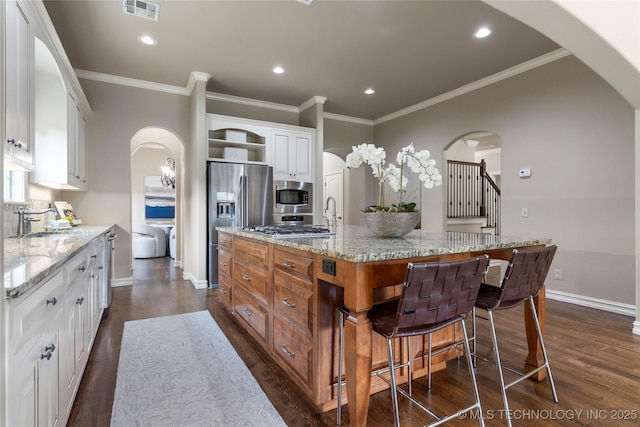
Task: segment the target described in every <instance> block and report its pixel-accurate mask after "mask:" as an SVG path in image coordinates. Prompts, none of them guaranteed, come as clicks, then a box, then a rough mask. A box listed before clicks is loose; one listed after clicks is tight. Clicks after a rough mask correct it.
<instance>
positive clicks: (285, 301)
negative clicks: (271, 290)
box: [282, 298, 296, 308]
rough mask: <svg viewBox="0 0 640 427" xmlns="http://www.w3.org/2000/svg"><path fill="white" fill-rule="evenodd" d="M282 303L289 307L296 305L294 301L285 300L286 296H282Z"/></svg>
mask: <svg viewBox="0 0 640 427" xmlns="http://www.w3.org/2000/svg"><path fill="white" fill-rule="evenodd" d="M282 303H283V304H284V305H286V306H287V307H291V308H293V307H295V306H296V305H295V304H294V303H291V302H289V301H287V299H286V298H282Z"/></svg>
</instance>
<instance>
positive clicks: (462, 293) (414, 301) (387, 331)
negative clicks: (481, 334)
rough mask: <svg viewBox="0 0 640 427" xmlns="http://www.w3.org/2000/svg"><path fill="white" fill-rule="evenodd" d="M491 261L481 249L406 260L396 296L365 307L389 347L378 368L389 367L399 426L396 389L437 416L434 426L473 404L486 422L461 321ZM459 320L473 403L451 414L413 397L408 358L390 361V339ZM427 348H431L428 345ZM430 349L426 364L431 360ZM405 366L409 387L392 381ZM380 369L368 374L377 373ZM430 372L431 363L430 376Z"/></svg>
mask: <svg viewBox="0 0 640 427" xmlns="http://www.w3.org/2000/svg"><path fill="white" fill-rule="evenodd" d="M488 264H489V257H488V256H486V255H484V256H481V257H476V258H469V259H464V260H459V261H452V262H439V263H438V262H434V263H415V264H414V263H409V265H408V266H407V272H406V275H405V280H404V283H403V288H402V294H401V296H400V298H398V299H395V300H392V301H388V302H385V303H382V304H378V305H376V306H374V307H373V308H372V309H371V311H370V312H369V320H370V321H371V326H372V330H373V331H374V332H376V333H378V334H380V335H381V336H383V337H384V338H386V340H387V351H388V356H389V367H388V368H385V369H383V370H381V371H382V372H387V371H388V372H389V376H390V379H389V380H387V379H386V378H384V377H381V378H382V379H383V380H385V381H386V382H388V383H389V385H390V387H391V398H392V402H393V410H394V422H395V426H396V427H399V426H400V415H399V411H398V392H399V393H401V394H402V395H403V396H405V397H407V398H408V399H409V400H410V401H411V402H413V403H414V404H416V405H417V406H418V407H419V408H421V409H422V410H424V411H425V412H427V413H428V414H430V415H431V416H433V417H434V418H436V420H437V421H436V422H434V423H432V424H429V425H430V426H436V425H440V424H443V423H445V422H447V421H450V420H453V419H459V417H460V414H462V413H465V412H470V411H472V410H474V409H477V410H478V411H479V413H480V416H479V417H478V418H479V421H480V425H482V426H484V420H483V417H482V415H481V414H482V407H481V405H480V397H479V394H478V386H477V384H476V378H475V371H474V367H473V363H472V360H471V352H470V350H469V342H468V337H467V332H466V327H465V324H464V319H465V317H466V316H467V315H469V314H470V313H471V312H472V310H473V307H474V304H475V301H476V298H477V295H478V291H479V289H480V284H481V282H482V278H483V275H484V273H485V272H486V269H487V266H488ZM345 313H348V312H347V311H346V310H341V311H340V316H341V319H340V320H339V323H340V341H339V361H338V408H337V417H336V418H337V422H338V425H340V423H341V411H342V408H341V405H342V356H343V355H342V352H343V340H344V314H345ZM458 322H460V325H461V328H462V332H463V341H462V343H463V345H464V349H465V355H466V357H467V362H468V363H467V364H468V366H469V374H470V376H471V383H472V388H473V394H474V399H475V403H474V404H473V405H471V406H468V407H466V408H464V409H461V410H459V411H457V412H456V413H454V414H451V415H448V416H445V417H440V416H438V415H436V414H435V413H434V412H433V411H431V410H430V409H428V408H427V407H426V406H425V405H424V404H422V403H421V402H419V401H417V400H416V399H414V398H413V396H412V389H411V383H412V377H411V371H412V366H411V363H412V361H411V359H412V356H411V355H410V356H409V360H408V361H406V362H401V363H400V364H397V365H395V364H394V355H393V345H392V341H393V339H395V338H407V340H409V339H410V338H411V337H412V336H416V335H427V334H428V335H430V334H432V333H434V332H436V331H439V330H441V329H443V328H445V327H448V326H451V325H455V324H456V323H458ZM430 350H431V349H430ZM430 356H431V354H430V355H429V365H430V363H431V360H430V358H431V357H430ZM405 366H408V367H409V372H408V392H407V391H405V390H404V389H403V388H401V387H398V386H397V383H396V374H395V371H396V369H398V368H401V367H405ZM378 372H380V371H376V372H374V373H373V374H372V375H379V373H378ZM430 375H431V372H430V369H429V377H430Z"/></svg>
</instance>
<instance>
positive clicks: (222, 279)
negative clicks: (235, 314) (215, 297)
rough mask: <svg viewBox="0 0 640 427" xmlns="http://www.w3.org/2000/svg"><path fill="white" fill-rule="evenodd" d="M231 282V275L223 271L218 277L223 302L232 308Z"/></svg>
mask: <svg viewBox="0 0 640 427" xmlns="http://www.w3.org/2000/svg"><path fill="white" fill-rule="evenodd" d="M231 283H232V282H231V277H229V276H227V275H226V274H225V273H224V272H222V271H221V272H220V275H219V277H218V292H220V298H222V302H224V303H225V304H226V305H227V306H228V307H229V308H231Z"/></svg>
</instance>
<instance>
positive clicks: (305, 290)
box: [273, 270, 313, 337]
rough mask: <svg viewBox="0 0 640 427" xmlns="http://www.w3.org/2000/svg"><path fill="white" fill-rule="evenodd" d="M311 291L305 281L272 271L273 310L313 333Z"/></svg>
mask: <svg viewBox="0 0 640 427" xmlns="http://www.w3.org/2000/svg"><path fill="white" fill-rule="evenodd" d="M312 303H313V292H312V291H311V290H310V289H309V286H308V285H307V283H306V282H305V281H304V280H302V279H299V278H296V277H294V276H291V275H289V274H285V273H283V272H281V271H279V270H275V271H274V273H273V310H274V311H275V312H277V313H280V314H281V315H282V316H284V317H286V318H287V319H288V320H290V321H291V322H292V323H294V324H295V325H296V326H298V327H299V328H301V329H302V331H304V332H305V333H307V334H308V335H309V337H311V336H312V334H313V316H312V313H313V307H312Z"/></svg>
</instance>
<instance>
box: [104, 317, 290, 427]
mask: <svg viewBox="0 0 640 427" xmlns="http://www.w3.org/2000/svg"><path fill="white" fill-rule="evenodd" d="M111 426H112V427H133V426H141V427H160V426H172V427H177V426H183V427H187V426H188V427H191V426H194V427H195V426H198V427H200V426H242V427H245V426H286V424H285V423H284V421H283V420H282V418H281V417H280V414H278V412H277V411H276V409H275V408H274V407H273V405H272V404H271V402H270V401H269V399H268V398H267V396H266V395H265V394H264V392H263V391H262V389H261V388H260V385H258V383H257V381H256V379H255V378H254V377H253V375H251V372H250V371H249V369H248V368H247V367H246V365H245V364H244V363H243V362H242V360H241V359H240V357H239V356H238V354H237V353H236V351H235V350H234V349H233V347H232V346H231V343H230V342H229V340H228V339H227V338H226V337H225V336H224V334H223V333H222V331H221V330H220V327H219V326H218V325H217V324H216V322H215V321H214V320H213V318H212V317H211V314H209V312H208V311H199V312H195V313H188V314H180V315H175V316H167V317H158V318H153V319H144V320H135V321H130V322H126V323H125V325H124V333H123V336H122V347H121V349H120V362H119V364H118V376H117V379H116V390H115V397H114V402H113V408H112V413H111Z"/></svg>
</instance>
